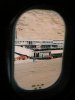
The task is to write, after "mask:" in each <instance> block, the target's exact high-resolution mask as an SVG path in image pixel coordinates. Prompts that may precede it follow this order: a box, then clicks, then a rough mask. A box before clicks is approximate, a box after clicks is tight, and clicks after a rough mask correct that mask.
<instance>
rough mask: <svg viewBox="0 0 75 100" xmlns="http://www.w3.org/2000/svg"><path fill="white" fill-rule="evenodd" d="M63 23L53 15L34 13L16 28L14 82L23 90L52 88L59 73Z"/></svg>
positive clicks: (50, 11)
mask: <svg viewBox="0 0 75 100" xmlns="http://www.w3.org/2000/svg"><path fill="white" fill-rule="evenodd" d="M64 36H65V23H64V21H63V18H62V17H61V16H60V14H58V13H57V12H55V11H52V10H42V9H33V10H29V11H27V12H25V13H23V14H22V15H21V16H20V17H19V18H18V20H17V22H16V26H15V50H14V79H15V81H16V83H17V85H18V86H19V87H20V88H22V89H25V90H38V89H45V88H48V87H50V86H51V85H53V84H54V83H55V82H56V81H57V80H58V78H59V76H60V74H61V71H62V58H63V48H64Z"/></svg>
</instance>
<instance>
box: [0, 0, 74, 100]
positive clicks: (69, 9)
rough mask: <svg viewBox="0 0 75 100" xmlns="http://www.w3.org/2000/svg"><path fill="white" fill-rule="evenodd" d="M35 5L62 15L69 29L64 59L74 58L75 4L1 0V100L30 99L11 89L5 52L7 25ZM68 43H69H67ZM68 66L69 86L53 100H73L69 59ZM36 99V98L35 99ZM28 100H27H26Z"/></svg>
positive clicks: (30, 0)
mask: <svg viewBox="0 0 75 100" xmlns="http://www.w3.org/2000/svg"><path fill="white" fill-rule="evenodd" d="M35 4H41V5H43V8H44V7H45V5H46V4H47V5H48V8H52V9H57V11H58V12H60V10H61V14H63V16H64V19H65V20H66V25H68V26H67V28H68V29H69V32H68V34H67V41H66V43H67V44H68V46H67V48H68V50H67V51H68V52H69V50H70V54H69V56H68V57H65V58H68V59H69V58H74V55H75V53H74V51H75V50H74V45H73V44H74V43H75V35H74V34H75V30H74V29H75V15H74V12H75V7H74V6H75V5H74V4H75V3H74V2H72V1H68V2H65V1H64V0H62V1H61V0H59V1H58V0H57V1H56V2H55V0H44V1H43V0H34V1H33V0H14V1H13V0H6V1H5V0H1V1H0V17H1V18H0V25H1V26H0V30H1V31H0V51H1V54H0V92H1V93H0V96H2V95H4V96H2V100H3V98H4V97H6V98H7V99H11V98H12V99H15V98H16V99H17V98H18V99H20V100H21V98H25V97H26V98H29V97H30V98H31V97H32V95H31V94H28V95H26V96H23V97H22V95H18V94H17V93H16V92H15V91H14V90H13V89H12V87H11V84H10V82H9V81H8V73H7V59H8V58H7V57H8V55H7V51H8V47H9V42H8V40H9V39H10V36H12V34H11V33H10V32H9V25H10V22H11V21H12V19H13V18H14V17H15V16H16V15H17V14H18V13H19V12H20V11H21V10H22V9H27V8H29V7H30V6H33V5H35ZM68 41H69V42H68ZM69 61H70V66H71V74H70V79H69V84H68V85H67V87H66V89H65V90H63V92H61V93H59V95H56V96H55V98H57V99H61V100H64V99H65V100H67V99H68V98H71V100H72V99H73V97H74V98H75V96H74V91H75V83H74V80H75V77H74V76H75V70H74V66H75V65H74V59H71V60H70V59H69ZM41 95H42V96H41V97H40V100H42V99H46V100H48V99H47V98H48V97H49V95H46V96H45V97H44V94H41ZM39 96H40V94H37V97H38V98H39ZM49 98H51V100H53V99H54V98H53V97H52V96H51V97H49ZM35 99H36V97H35ZM27 100H28V99H27Z"/></svg>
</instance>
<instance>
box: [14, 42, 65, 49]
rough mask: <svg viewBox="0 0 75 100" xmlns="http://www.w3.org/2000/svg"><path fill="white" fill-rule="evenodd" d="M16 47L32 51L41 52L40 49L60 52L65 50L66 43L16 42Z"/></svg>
mask: <svg viewBox="0 0 75 100" xmlns="http://www.w3.org/2000/svg"><path fill="white" fill-rule="evenodd" d="M15 46H21V47H25V48H29V49H32V50H39V49H47V50H58V49H63V48H64V41H63V40H44V41H42V40H39V41H23V40H20V41H19V40H16V41H15Z"/></svg>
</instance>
